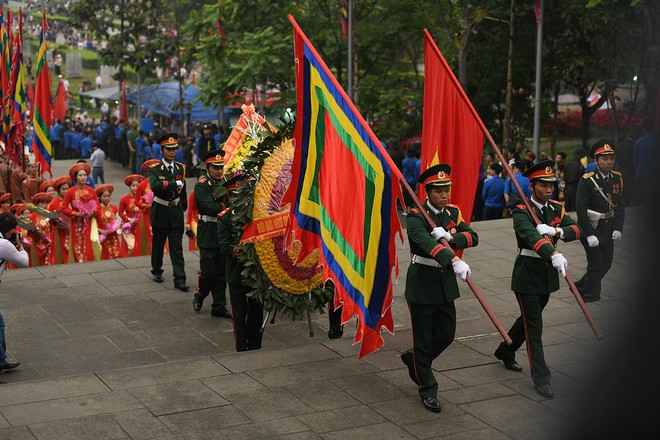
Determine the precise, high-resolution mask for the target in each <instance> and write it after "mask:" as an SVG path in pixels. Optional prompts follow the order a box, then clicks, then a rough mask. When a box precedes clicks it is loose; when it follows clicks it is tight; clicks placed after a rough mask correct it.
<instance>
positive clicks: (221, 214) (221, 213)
mask: <svg viewBox="0 0 660 440" xmlns="http://www.w3.org/2000/svg"><path fill="white" fill-rule="evenodd" d="M227 211H229V208H225V209H223V210H222V211H220V212H219V213H218V217H222V216H223V215H225V214H226V213H227Z"/></svg>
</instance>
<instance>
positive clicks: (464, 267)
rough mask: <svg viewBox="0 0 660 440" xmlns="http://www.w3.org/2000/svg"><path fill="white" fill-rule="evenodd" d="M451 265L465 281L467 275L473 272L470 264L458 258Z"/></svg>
mask: <svg viewBox="0 0 660 440" xmlns="http://www.w3.org/2000/svg"><path fill="white" fill-rule="evenodd" d="M451 265H452V267H453V268H454V273H455V274H456V275H458V276H459V277H460V278H461V280H463V281H465V280H466V279H467V276H468V275H469V274H470V273H471V272H470V266H468V264H467V263H466V262H465V261H463V260H458V261H456V262H454V263H451Z"/></svg>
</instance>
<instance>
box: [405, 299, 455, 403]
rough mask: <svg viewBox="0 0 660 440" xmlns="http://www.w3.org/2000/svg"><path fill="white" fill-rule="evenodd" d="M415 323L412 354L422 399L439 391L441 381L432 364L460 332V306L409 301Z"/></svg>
mask: <svg viewBox="0 0 660 440" xmlns="http://www.w3.org/2000/svg"><path fill="white" fill-rule="evenodd" d="M408 308H409V309H410V322H411V324H412V336H413V347H412V349H409V350H408V351H407V353H411V354H412V356H413V360H414V365H415V374H416V375H417V380H418V381H419V383H420V385H419V390H418V391H419V395H420V397H421V398H422V399H426V398H428V397H435V396H436V395H437V394H438V382H437V381H436V379H435V376H434V375H433V369H432V368H431V364H432V363H433V360H435V358H437V357H438V356H440V354H441V353H442V352H443V351H445V349H446V348H447V347H449V346H450V345H451V343H452V342H454V336H455V334H456V306H455V305H454V301H450V302H449V303H447V304H417V303H412V302H408Z"/></svg>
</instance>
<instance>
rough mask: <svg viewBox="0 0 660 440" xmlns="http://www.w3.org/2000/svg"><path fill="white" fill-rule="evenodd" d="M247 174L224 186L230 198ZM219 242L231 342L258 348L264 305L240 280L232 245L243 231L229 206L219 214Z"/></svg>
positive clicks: (238, 348) (239, 348)
mask: <svg viewBox="0 0 660 440" xmlns="http://www.w3.org/2000/svg"><path fill="white" fill-rule="evenodd" d="M245 177H246V175H245V174H242V173H239V174H236V175H234V176H231V177H230V178H229V179H228V180H227V181H226V182H225V184H224V185H225V187H226V188H227V190H228V191H229V195H230V201H231V197H232V194H233V192H234V191H235V190H236V189H237V188H238V187H239V186H240V185H241V184H242V183H243V182H244V179H245ZM217 232H218V242H219V244H220V252H221V253H222V254H223V255H224V256H225V258H226V260H227V283H228V284H229V298H230V299H231V307H232V314H233V315H234V317H233V322H234V342H235V346H236V351H246V350H259V349H260V348H261V339H262V336H263V334H262V333H261V325H262V322H263V316H264V309H263V306H262V305H261V303H260V302H259V301H258V300H257V299H255V298H252V297H249V296H247V293H248V292H249V291H250V288H249V287H247V286H245V285H244V284H243V280H242V277H241V272H243V270H244V269H245V268H244V266H243V265H242V264H241V263H240V262H239V261H238V250H237V248H236V247H235V246H236V245H237V244H238V242H239V241H240V238H241V236H242V234H243V231H242V230H241V229H240V228H239V227H237V225H235V224H234V223H233V221H232V211H231V208H225V209H224V210H223V211H222V212H220V213H219V214H218V230H217Z"/></svg>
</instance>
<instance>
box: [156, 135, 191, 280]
mask: <svg viewBox="0 0 660 440" xmlns="http://www.w3.org/2000/svg"><path fill="white" fill-rule="evenodd" d="M174 141H175V142H176V138H174ZM163 142H167V141H163ZM159 143H160V142H159ZM161 145H162V144H161ZM171 166H172V171H171V172H170V170H168V169H167V168H166V166H165V163H164V162H163V163H161V164H160V165H156V166H154V167H151V168H149V169H148V170H147V178H148V179H149V185H150V186H151V190H152V191H153V193H154V202H153V204H152V206H151V229H152V234H153V242H152V247H151V273H152V274H154V275H158V276H160V275H161V274H162V273H163V268H162V267H163V252H164V249H165V242H166V241H167V243H168V246H169V252H170V259H171V261H172V272H173V275H174V284H175V285H176V286H177V287H178V286H179V285H182V286H185V281H186V272H185V270H184V264H185V263H184V261H183V244H182V240H183V230H184V218H183V212H184V211H185V210H186V209H187V205H188V197H187V196H186V166H185V165H184V164H182V163H178V162H173V163H172V164H171ZM177 180H178V181H181V182H182V184H183V186H181V187H180V188H179V187H177V184H176V182H177Z"/></svg>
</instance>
